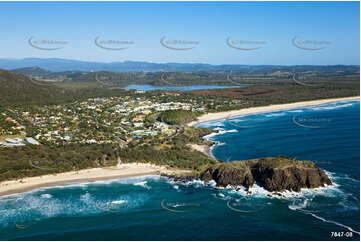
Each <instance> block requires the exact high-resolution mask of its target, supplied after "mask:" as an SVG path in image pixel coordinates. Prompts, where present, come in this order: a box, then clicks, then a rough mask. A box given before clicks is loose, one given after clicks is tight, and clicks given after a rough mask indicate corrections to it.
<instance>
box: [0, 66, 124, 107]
mask: <svg viewBox="0 0 361 242" xmlns="http://www.w3.org/2000/svg"><path fill="white" fill-rule="evenodd" d="M0 85H1V86H0V109H1V107H6V106H16V105H22V106H23V105H31V104H40V105H41V104H59V103H64V102H72V101H75V100H81V99H87V98H90V97H104V96H113V95H115V94H118V95H119V93H120V92H122V91H120V90H108V89H104V88H96V87H84V88H81V89H79V88H77V89H76V88H62V87H59V86H56V85H55V84H52V83H51V82H44V81H39V80H37V79H35V78H31V77H28V76H25V75H22V74H16V73H13V72H10V71H5V70H1V69H0Z"/></svg>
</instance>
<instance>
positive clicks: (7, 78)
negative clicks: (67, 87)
mask: <svg viewBox="0 0 361 242" xmlns="http://www.w3.org/2000/svg"><path fill="white" fill-rule="evenodd" d="M0 85H1V89H0V104H3V105H7V104H9V105H11V104H16V103H32V102H35V101H41V100H44V99H48V100H49V99H54V98H58V97H60V96H62V90H61V89H59V88H56V87H54V86H52V85H51V84H47V83H45V82H40V81H38V80H35V79H32V78H30V77H27V76H24V75H21V74H15V73H13V72H9V71H4V70H0Z"/></svg>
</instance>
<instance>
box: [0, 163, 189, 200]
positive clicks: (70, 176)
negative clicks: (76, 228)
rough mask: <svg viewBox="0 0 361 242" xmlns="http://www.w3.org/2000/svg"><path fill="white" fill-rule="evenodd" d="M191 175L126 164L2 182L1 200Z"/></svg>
mask: <svg viewBox="0 0 361 242" xmlns="http://www.w3.org/2000/svg"><path fill="white" fill-rule="evenodd" d="M187 173H190V171H189V170H185V169H183V170H182V169H170V168H167V167H165V166H157V165H152V164H147V163H124V164H122V165H120V166H117V167H105V168H90V169H84V170H79V171H70V172H64V173H55V174H49V175H43V176H35V177H27V178H23V179H17V180H9V181H4V182H0V198H1V197H2V196H8V195H12V194H17V193H23V192H27V191H30V190H34V189H37V188H41V187H51V186H54V185H59V184H66V183H76V182H94V181H101V180H111V179H121V178H128V177H137V176H145V175H179V174H187Z"/></svg>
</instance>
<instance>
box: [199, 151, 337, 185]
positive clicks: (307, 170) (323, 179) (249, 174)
mask: <svg viewBox="0 0 361 242" xmlns="http://www.w3.org/2000/svg"><path fill="white" fill-rule="evenodd" d="M199 177H200V179H201V180H203V181H205V182H209V181H210V180H214V181H215V182H216V183H217V185H218V186H222V187H225V186H227V185H242V186H245V187H246V188H249V187H251V186H252V185H253V184H254V183H255V182H257V183H259V184H260V185H261V186H263V187H264V188H265V189H266V190H268V191H284V190H289V191H297V192H299V191H300V190H301V188H317V187H322V186H324V185H331V184H332V182H331V180H330V179H329V177H328V176H327V175H326V173H325V172H324V171H323V170H322V169H321V168H319V167H316V166H314V164H313V163H311V162H302V161H295V160H292V159H289V158H287V157H276V158H262V159H255V160H249V161H239V162H229V163H221V164H215V165H213V166H211V167H209V168H207V169H206V170H205V171H203V172H202V173H201V174H200V176H199Z"/></svg>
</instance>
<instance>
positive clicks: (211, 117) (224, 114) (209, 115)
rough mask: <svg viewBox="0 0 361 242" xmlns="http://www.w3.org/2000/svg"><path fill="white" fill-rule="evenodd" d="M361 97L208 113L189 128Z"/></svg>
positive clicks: (190, 124)
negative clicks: (232, 118) (245, 116)
mask: <svg viewBox="0 0 361 242" xmlns="http://www.w3.org/2000/svg"><path fill="white" fill-rule="evenodd" d="M359 99H360V97H359V96H357V97H345V98H330V99H321V100H313V101H304V102H296V103H287V104H275V105H269V106H262V107H254V108H245V109H240V110H233V111H228V112H219V113H207V114H204V115H202V116H200V117H198V120H197V121H192V122H190V123H188V126H195V125H198V124H200V123H204V122H208V121H213V120H218V119H226V118H230V117H235V116H241V115H248V114H257V113H266V112H273V111H281V110H287V109H293V108H301V107H308V106H315V105H320V104H326V103H331V102H338V101H347V100H359Z"/></svg>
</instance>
